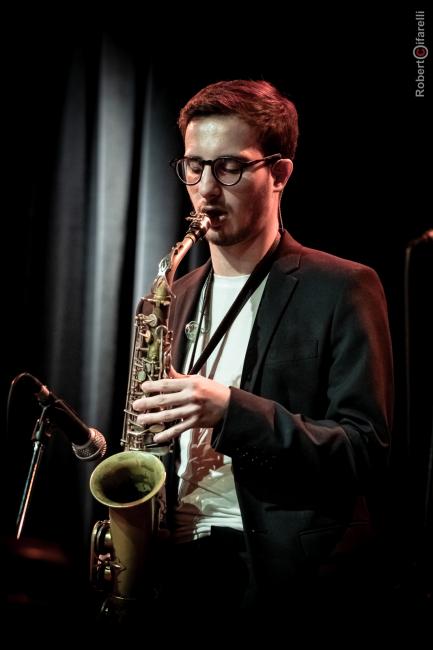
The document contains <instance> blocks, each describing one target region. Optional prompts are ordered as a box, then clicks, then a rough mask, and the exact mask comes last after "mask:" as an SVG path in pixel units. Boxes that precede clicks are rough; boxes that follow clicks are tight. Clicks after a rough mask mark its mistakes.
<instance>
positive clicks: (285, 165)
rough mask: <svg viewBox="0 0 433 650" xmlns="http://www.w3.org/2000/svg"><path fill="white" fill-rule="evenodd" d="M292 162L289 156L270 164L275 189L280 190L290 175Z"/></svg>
mask: <svg viewBox="0 0 433 650" xmlns="http://www.w3.org/2000/svg"><path fill="white" fill-rule="evenodd" d="M292 171H293V162H292V161H291V160H290V158H281V159H280V160H277V162H276V163H274V164H273V165H272V169H271V173H272V176H273V177H274V185H275V189H276V190H279V191H281V190H282V189H283V188H284V186H285V185H286V183H287V181H288V180H289V178H290V176H291V175H292Z"/></svg>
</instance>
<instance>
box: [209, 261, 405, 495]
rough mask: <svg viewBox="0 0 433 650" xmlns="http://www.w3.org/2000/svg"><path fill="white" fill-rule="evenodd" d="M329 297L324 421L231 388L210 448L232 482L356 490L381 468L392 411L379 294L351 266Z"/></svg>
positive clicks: (371, 278)
mask: <svg viewBox="0 0 433 650" xmlns="http://www.w3.org/2000/svg"><path fill="white" fill-rule="evenodd" d="M335 296H336V297H335V298H334V299H333V305H332V308H331V314H332V316H331V318H330V323H331V324H330V327H329V328H328V329H327V332H326V337H327V341H326V342H325V345H322V349H325V348H326V349H327V350H328V354H327V355H326V360H323V361H322V362H321V363H322V366H321V369H320V372H321V375H323V376H325V377H326V378H327V381H326V385H324V386H323V394H324V400H323V403H324V404H325V405H326V406H325V407H324V409H323V416H320V417H319V418H317V417H316V418H312V417H311V413H308V412H305V413H292V412H290V411H289V410H288V409H287V408H285V406H284V405H283V404H281V403H278V402H277V401H273V400H272V399H265V398H263V397H261V396H259V395H256V394H253V393H249V392H246V391H244V390H242V389H238V388H231V399H230V402H229V407H228V410H227V412H226V415H225V417H224V419H223V420H222V421H221V422H220V423H219V425H218V426H216V427H215V428H214V432H213V446H214V448H215V449H216V450H217V451H218V452H220V453H224V454H225V455H227V456H231V458H232V461H233V470H234V473H235V476H237V478H238V479H239V478H241V477H242V476H245V477H246V476H248V477H252V478H253V480H254V478H255V477H256V478H257V477H258V476H259V475H262V476H261V479H262V480H263V479H264V480H266V481H267V482H268V484H269V485H275V486H276V487H278V489H281V487H282V484H283V485H284V487H285V488H287V489H288V488H290V486H291V487H292V488H293V489H296V490H297V491H299V489H305V490H309V491H311V490H314V491H317V490H322V489H326V490H329V489H331V490H333V489H334V488H335V489H337V490H341V487H342V485H348V482H350V483H352V484H356V485H357V486H358V487H359V484H360V483H364V482H368V481H369V480H370V479H371V477H372V475H373V474H374V473H375V472H376V471H381V469H382V468H383V463H384V462H386V456H387V450H388V447H389V431H390V426H391V419H392V408H393V403H392V402H393V373H392V352H391V341H390V334H389V327H388V317H387V306H386V300H385V296H384V292H383V288H382V285H381V283H380V281H379V278H378V277H377V274H376V273H375V271H373V270H372V269H370V268H368V267H365V266H361V265H354V266H353V268H351V269H350V270H349V272H347V273H345V275H344V281H343V282H342V283H341V285H340V286H339V288H338V291H337V292H335ZM322 343H323V341H322ZM265 364H266V360H265ZM323 364H326V368H324V367H323ZM299 381H302V380H301V379H300V380H299ZM298 390H299V387H298ZM306 390H307V391H308V387H306ZM306 403H308V399H307V400H306ZM316 415H317V414H316ZM263 475H264V476H263ZM357 489H358V488H357Z"/></svg>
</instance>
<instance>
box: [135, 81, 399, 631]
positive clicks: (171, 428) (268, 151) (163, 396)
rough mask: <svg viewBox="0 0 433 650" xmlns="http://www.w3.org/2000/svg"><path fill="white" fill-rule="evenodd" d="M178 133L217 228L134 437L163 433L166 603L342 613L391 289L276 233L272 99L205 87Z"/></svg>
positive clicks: (139, 404) (293, 131) (368, 462)
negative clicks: (168, 474) (169, 366)
mask: <svg viewBox="0 0 433 650" xmlns="http://www.w3.org/2000/svg"><path fill="white" fill-rule="evenodd" d="M179 127H180V130H181V133H182V135H183V138H184V144H185V151H184V154H183V156H182V157H180V158H178V159H176V160H174V161H173V163H172V165H173V167H174V169H175V171H176V173H177V176H178V177H179V179H180V180H181V181H182V182H183V183H184V184H185V185H186V189H187V191H188V194H189V197H190V199H191V202H192V205H193V207H194V210H195V211H196V212H199V213H200V212H204V213H206V214H207V215H208V217H209V219H210V228H209V230H208V232H207V235H206V239H207V241H208V244H209V250H210V260H209V261H208V262H207V263H206V264H205V265H204V266H202V267H200V268H198V269H196V270H195V271H193V272H192V273H189V274H188V275H186V276H184V277H182V278H181V279H179V280H178V281H176V282H175V283H174V287H173V293H174V295H175V297H176V298H175V300H174V302H173V305H172V309H171V313H170V318H171V325H170V328H172V329H173V332H174V336H175V340H174V344H173V350H172V363H173V371H172V377H170V378H166V379H165V378H164V379H160V380H157V381H147V382H144V383H143V384H142V389H143V391H144V393H145V394H146V396H145V397H142V398H140V399H137V400H136V401H135V402H134V403H133V407H134V409H135V411H136V412H137V413H138V417H137V422H138V423H139V424H141V425H146V426H151V425H152V424H155V425H157V424H159V423H161V422H163V423H165V424H166V429H165V430H164V431H162V432H161V433H157V434H156V435H155V437H154V441H155V443H158V444H159V443H161V444H162V443H167V442H170V441H171V442H173V448H174V450H175V451H174V453H173V454H172V455H171V456H172V457H173V461H174V462H173V463H172V465H173V467H172V468H171V470H172V473H173V477H174V478H175V481H174V485H175V487H174V489H173V491H172V493H171V495H170V494H168V508H169V513H170V516H171V522H172V543H171V550H170V557H171V562H170V564H169V569H168V571H167V576H166V582H167V584H166V585H165V591H163V602H164V603H168V604H169V605H170V606H173V608H174V609H176V610H177V611H180V612H181V613H183V614H185V612H186V613H191V612H198V611H204V610H208V608H209V607H216V608H223V609H224V611H232V612H233V611H241V610H248V609H250V610H252V611H255V609H256V608H258V609H259V611H265V610H266V611H267V610H269V611H284V612H287V616H289V615H290V613H292V614H293V612H294V611H296V612H299V611H305V608H306V607H308V608H310V609H309V611H312V609H311V608H314V607H317V608H318V609H320V608H321V607H324V606H325V605H326V606H331V605H330V604H331V603H333V604H334V605H335V607H336V610H335V611H338V607H340V606H342V604H343V603H346V604H347V602H349V601H351V598H352V597H353V598H355V597H356V598H359V599H360V601H361V600H362V594H364V589H365V588H366V583H367V582H368V580H367V578H366V574H367V573H368V571H366V568H368V561H367V560H366V559H365V558H368V557H369V555H368V550H369V549H371V547H372V546H371V545H372V540H373V539H374V520H373V517H372V512H373V509H374V503H375V490H376V486H377V485H378V483H379V482H380V477H381V475H382V473H383V471H384V467H385V463H386V458H387V452H388V446H389V430H390V426H391V418H392V400H393V379H392V355H391V344H390V335H389V328H388V320H387V308H386V302H385V297H384V293H383V289H382V286H381V283H380V281H379V279H378V277H377V275H376V273H375V272H374V271H373V270H372V269H370V268H368V267H366V266H364V265H361V264H359V263H355V262H352V261H348V260H343V259H340V258H337V257H334V256H331V255H329V254H327V253H324V252H321V251H317V250H313V249H310V248H306V247H304V246H302V245H301V244H299V243H298V242H297V241H295V239H294V238H293V237H292V236H291V235H290V234H289V233H288V232H287V231H286V230H284V229H283V228H282V221H281V214H280V202H281V195H282V192H283V190H284V188H285V186H286V184H287V182H288V181H289V179H290V176H291V174H292V170H293V160H294V157H295V150H296V144H297V137H298V125H297V112H296V109H295V106H294V105H293V103H292V102H291V101H289V100H288V99H287V98H286V97H284V96H283V95H282V94H281V93H280V92H279V91H278V90H277V89H276V88H275V87H273V86H272V85H271V84H269V83H267V82H265V81H243V80H238V81H223V82H219V83H215V84H212V85H210V86H207V87H206V88H204V89H202V90H201V91H200V92H198V93H197V94H196V95H195V96H194V97H193V98H192V99H191V100H190V101H189V102H188V103H187V104H186V105H185V106H184V108H183V109H182V110H181V112H180V116H179ZM263 264H264V266H263ZM258 267H259V268H260V269H261V271H260V272H261V274H260V273H259V274H258V272H257V269H258ZM263 269H264V270H263ZM245 286H247V287H249V291H247V292H246V293H245V290H244V294H245V296H244V299H243V301H241V302H239V303H238V309H237V313H236V314H235V316H233V317H232V319H231V322H229V324H228V327H227V329H226V331H225V332H224V333H223V335H222V337H221V338H220V340H219V342H218V343H217V345H216V347H215V348H214V349H213V351H212V352H211V353H210V354H209V355H208V356H207V358H205V360H204V363H203V365H201V367H200V368H198V369H197V368H196V369H194V364H196V363H197V360H198V358H199V357H200V355H201V353H202V352H203V350H204V349H205V348H206V345H207V343H208V342H209V340H210V339H211V338H212V335H213V334H214V332H215V330H216V329H217V327H218V325H219V324H220V323H221V321H222V320H223V319H224V316H225V315H226V313H227V311H228V310H229V308H230V307H231V305H232V304H233V302H234V301H235V300H236V297H237V296H238V295H239V294H240V293H241V292H242V291H243V288H244V287H245ZM191 369H193V371H192V372H191ZM332 606H333V605H332ZM291 621H292V622H293V623H295V622H296V616H295V615H294V616H293V619H291Z"/></svg>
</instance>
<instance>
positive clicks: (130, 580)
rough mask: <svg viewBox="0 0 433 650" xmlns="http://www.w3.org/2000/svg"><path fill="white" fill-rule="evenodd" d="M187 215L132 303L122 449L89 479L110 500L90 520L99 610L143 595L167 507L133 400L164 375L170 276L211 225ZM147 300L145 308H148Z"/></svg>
mask: <svg viewBox="0 0 433 650" xmlns="http://www.w3.org/2000/svg"><path fill="white" fill-rule="evenodd" d="M188 220H189V221H190V225H189V229H188V231H187V233H186V234H185V237H184V238H183V240H182V241H181V242H178V243H177V244H176V245H175V246H173V248H172V249H171V252H170V253H169V254H168V255H167V256H166V257H164V258H163V259H162V260H161V261H160V263H159V268H158V274H157V276H156V278H155V280H154V282H153V285H152V289H151V295H150V297H148V298H142V299H141V300H140V302H139V304H138V306H137V311H136V317H135V332H134V337H133V344H132V350H131V361H130V370H129V381H128V390H127V396H126V407H125V418H124V426H123V434H122V438H121V446H122V447H123V448H124V451H121V452H120V453H118V454H115V455H114V456H111V457H109V458H107V459H106V460H104V461H102V462H101V463H100V464H99V465H98V467H96V469H95V470H94V472H93V473H92V475H91V477H90V491H91V493H92V494H93V496H94V497H95V499H96V500H97V501H99V502H100V503H102V504H104V505H106V506H108V508H109V517H110V518H109V520H106V521H98V522H97V523H96V524H95V526H94V528H93V532H92V542H91V546H92V548H91V558H90V564H91V578H92V582H93V583H94V584H95V586H96V587H97V588H98V587H99V588H101V589H103V590H105V589H106V588H107V585H108V584H111V586H112V590H111V596H110V597H109V598H108V599H107V600H106V601H105V603H104V605H103V613H108V610H110V609H111V610H113V609H114V610H119V609H121V608H122V607H123V606H124V604H125V603H127V602H130V601H133V600H135V599H137V598H140V597H142V596H143V595H148V594H149V586H148V584H146V580H145V575H146V574H147V575H148V576H149V573H148V572H149V571H150V570H151V564H152V562H151V559H152V558H151V556H152V546H153V544H154V543H155V539H156V537H157V536H158V533H159V527H160V520H161V518H162V516H163V514H164V508H165V504H164V495H163V486H164V483H165V468H164V465H163V463H162V462H161V460H160V458H159V456H163V455H165V454H166V453H167V452H168V451H169V446H168V445H157V444H155V443H154V442H153V436H154V435H155V433H157V432H160V431H162V430H163V429H164V428H165V427H164V425H163V424H162V423H161V424H160V425H153V426H150V427H147V428H146V427H143V426H141V425H139V424H138V423H137V415H138V414H137V413H135V412H134V411H133V408H132V403H133V402H134V400H136V399H138V398H140V397H142V396H143V391H142V390H141V387H140V385H141V383H142V382H143V381H145V380H154V381H155V380H157V379H161V378H164V377H168V376H169V371H170V352H171V341H172V332H171V331H169V329H168V316H169V311H170V305H171V301H172V296H173V294H172V289H171V287H172V284H173V278H174V275H175V273H176V270H177V267H178V266H179V264H180V262H181V261H182V259H183V258H184V257H185V255H186V253H187V252H188V251H189V249H190V248H191V247H192V245H193V244H195V243H196V242H197V241H198V240H199V239H201V238H202V237H204V235H205V234H206V232H207V230H208V229H209V226H210V219H209V217H208V216H207V215H206V214H205V213H197V214H195V213H191V216H190V217H188ZM149 304H150V305H151V311H150V313H149V314H146V313H144V312H145V311H146V307H148V305H149Z"/></svg>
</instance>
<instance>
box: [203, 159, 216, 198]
mask: <svg viewBox="0 0 433 650" xmlns="http://www.w3.org/2000/svg"><path fill="white" fill-rule="evenodd" d="M198 186H199V187H198V190H199V192H200V194H201V195H202V196H203V197H204V198H207V197H210V196H217V195H218V194H220V193H221V185H220V183H218V181H217V179H216V178H215V176H214V175H213V174H212V169H211V168H210V165H205V166H204V169H203V173H202V175H201V179H200V182H199V184H198Z"/></svg>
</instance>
